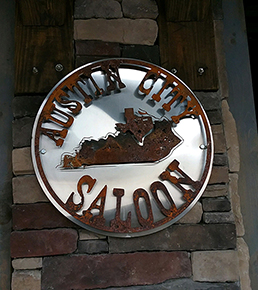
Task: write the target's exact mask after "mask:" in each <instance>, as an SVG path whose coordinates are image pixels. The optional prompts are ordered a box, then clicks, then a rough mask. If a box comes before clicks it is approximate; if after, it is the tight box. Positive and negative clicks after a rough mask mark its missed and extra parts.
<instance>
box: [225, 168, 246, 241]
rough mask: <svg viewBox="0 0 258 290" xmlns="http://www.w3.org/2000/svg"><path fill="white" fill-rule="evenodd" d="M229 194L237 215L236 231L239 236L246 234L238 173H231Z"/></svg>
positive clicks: (233, 209)
mask: <svg viewBox="0 0 258 290" xmlns="http://www.w3.org/2000/svg"><path fill="white" fill-rule="evenodd" d="M229 196H230V199H231V203H232V211H233V213H234V216H235V224H236V232H237V236H238V237H242V236H244V234H245V228H244V221H243V216H242V213H241V203H240V196H239V194H238V174H236V173H231V174H230V175H229Z"/></svg>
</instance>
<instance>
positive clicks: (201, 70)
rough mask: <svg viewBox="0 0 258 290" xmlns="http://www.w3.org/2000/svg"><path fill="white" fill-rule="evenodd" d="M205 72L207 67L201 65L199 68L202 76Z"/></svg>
mask: <svg viewBox="0 0 258 290" xmlns="http://www.w3.org/2000/svg"><path fill="white" fill-rule="evenodd" d="M204 72H205V69H204V68H203V67H199V68H198V74H199V75H200V76H202V75H203V74H204Z"/></svg>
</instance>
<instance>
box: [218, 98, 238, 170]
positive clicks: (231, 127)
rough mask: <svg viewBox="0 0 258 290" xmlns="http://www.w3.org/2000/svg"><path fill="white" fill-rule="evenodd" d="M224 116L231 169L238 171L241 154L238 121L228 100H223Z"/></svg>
mask: <svg viewBox="0 0 258 290" xmlns="http://www.w3.org/2000/svg"><path fill="white" fill-rule="evenodd" d="M222 117H223V121H224V128H225V137H226V144H227V150H228V163H229V170H230V172H238V171H239V169H240V156H239V143H238V135H237V129H236V122H235V119H234V118H233V115H232V114H231V112H230V111H229V106H228V102H227V101H226V100H223V101H222Z"/></svg>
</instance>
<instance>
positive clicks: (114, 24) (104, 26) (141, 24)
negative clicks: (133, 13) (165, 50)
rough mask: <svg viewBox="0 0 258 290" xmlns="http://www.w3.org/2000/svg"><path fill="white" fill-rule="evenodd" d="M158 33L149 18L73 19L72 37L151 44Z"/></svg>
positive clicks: (153, 22) (155, 24) (76, 38)
mask: <svg viewBox="0 0 258 290" xmlns="http://www.w3.org/2000/svg"><path fill="white" fill-rule="evenodd" d="M157 33H158V26H157V23H156V21H154V20H151V19H136V20H132V19H127V18H123V19H111V20H107V19H89V20H75V21H74V38H75V40H78V39H87V40H102V41H109V42H119V43H124V44H143V45H153V44H154V42H155V40H156V38H157Z"/></svg>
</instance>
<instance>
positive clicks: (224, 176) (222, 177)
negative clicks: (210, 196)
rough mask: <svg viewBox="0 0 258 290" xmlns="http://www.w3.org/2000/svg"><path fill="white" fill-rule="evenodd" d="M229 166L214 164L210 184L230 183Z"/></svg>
mask: <svg viewBox="0 0 258 290" xmlns="http://www.w3.org/2000/svg"><path fill="white" fill-rule="evenodd" d="M228 181H229V176H228V167H227V166H213V168H212V172H211V177H210V180H209V184H216V183H228Z"/></svg>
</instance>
